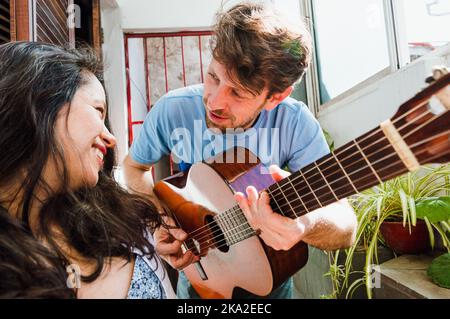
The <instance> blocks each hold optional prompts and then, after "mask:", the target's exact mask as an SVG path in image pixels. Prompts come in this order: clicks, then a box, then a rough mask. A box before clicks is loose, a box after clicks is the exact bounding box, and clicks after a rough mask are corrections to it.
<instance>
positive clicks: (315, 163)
mask: <svg viewBox="0 0 450 319" xmlns="http://www.w3.org/2000/svg"><path fill="white" fill-rule="evenodd" d="M314 165H315V166H316V168H317V170H318V171H319V173H320V175H321V176H322V178H323V180H324V181H325V183H326V184H327V186H328V188H329V189H330V190H331V193H333V196H334V198H336V200H339V197H337V196H336V194H335V193H334V190H333V188H331V186H330V184H329V183H328V181H327V179H326V178H325V176H324V175H323V173H322V171H321V170H320V168H319V166H317V162H314Z"/></svg>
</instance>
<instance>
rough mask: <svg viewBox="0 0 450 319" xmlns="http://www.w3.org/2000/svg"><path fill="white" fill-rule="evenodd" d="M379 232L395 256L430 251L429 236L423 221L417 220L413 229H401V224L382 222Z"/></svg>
mask: <svg viewBox="0 0 450 319" xmlns="http://www.w3.org/2000/svg"><path fill="white" fill-rule="evenodd" d="M380 232H381V235H382V236H383V238H384V240H385V241H386V245H387V246H388V247H390V248H391V249H392V250H393V251H394V252H396V253H397V254H421V253H424V252H426V251H427V250H429V249H430V235H429V234H428V229H427V226H426V224H425V222H424V221H421V220H418V221H417V224H416V226H415V227H413V226H412V227H411V234H410V233H409V227H408V225H406V227H403V222H383V223H382V224H381V226H380Z"/></svg>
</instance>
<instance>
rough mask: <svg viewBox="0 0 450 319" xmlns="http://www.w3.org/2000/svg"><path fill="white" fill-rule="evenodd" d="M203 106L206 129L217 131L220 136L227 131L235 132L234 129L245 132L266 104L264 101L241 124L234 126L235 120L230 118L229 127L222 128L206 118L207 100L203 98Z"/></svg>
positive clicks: (232, 117)
mask: <svg viewBox="0 0 450 319" xmlns="http://www.w3.org/2000/svg"><path fill="white" fill-rule="evenodd" d="M203 104H204V105H205V117H206V127H207V128H209V129H217V130H220V131H221V132H222V134H225V133H226V132H227V130H230V129H231V130H235V129H243V130H246V129H248V128H250V127H251V126H252V125H253V124H254V122H255V120H256V119H257V118H258V115H259V113H261V111H262V109H263V108H264V106H265V105H266V102H265V101H264V102H263V104H261V106H260V107H258V109H257V110H256V111H255V113H254V114H253V115H252V116H251V117H250V118H248V119H247V120H245V121H244V122H243V123H240V124H238V125H236V124H235V123H234V122H235V121H236V118H235V117H234V116H230V117H229V118H228V120H229V121H231V125H230V126H227V127H224V126H220V125H217V124H216V123H214V122H213V121H211V120H210V118H209V117H208V112H209V111H208V109H207V108H206V105H207V99H205V98H203ZM217 115H218V116H221V114H217Z"/></svg>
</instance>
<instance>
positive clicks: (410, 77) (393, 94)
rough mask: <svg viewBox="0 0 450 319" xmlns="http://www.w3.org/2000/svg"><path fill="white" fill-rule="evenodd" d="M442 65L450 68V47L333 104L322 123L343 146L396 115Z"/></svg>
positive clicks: (327, 110) (324, 114)
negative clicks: (404, 103)
mask: <svg viewBox="0 0 450 319" xmlns="http://www.w3.org/2000/svg"><path fill="white" fill-rule="evenodd" d="M442 64H445V65H450V45H447V46H445V47H443V48H440V49H439V50H437V51H436V52H435V53H432V54H430V55H428V56H425V57H422V58H421V59H419V60H416V61H414V62H413V63H411V64H409V65H407V66H406V67H404V68H402V69H401V70H399V71H398V72H396V73H393V74H391V75H389V76H387V77H385V78H383V79H381V80H379V81H377V82H375V83H373V84H371V85H369V86H367V87H365V88H364V89H362V90H360V91H359V92H356V93H355V94H353V95H351V96H348V97H347V98H345V99H343V100H340V101H339V102H337V103H335V104H332V105H330V106H329V107H328V108H327V109H325V110H324V111H322V112H320V113H319V116H318V118H319V122H320V123H321V125H322V127H323V128H324V129H326V130H327V131H328V132H329V133H330V134H331V136H332V137H333V139H334V141H335V145H336V146H337V147H339V146H341V145H343V144H345V143H347V142H349V141H351V140H352V139H355V138H357V137H358V136H360V135H362V134H363V133H365V132H367V131H369V130H370V129H372V128H374V127H376V126H378V125H379V124H380V123H381V122H382V121H384V120H386V119H388V118H390V117H391V116H392V115H394V113H395V112H396V110H397V108H398V107H399V106H400V105H401V104H402V103H403V102H405V101H407V100H408V99H410V98H411V97H413V96H414V95H415V94H416V93H418V92H419V91H420V90H421V89H422V88H424V87H426V83H425V82H424V80H425V78H426V77H427V76H429V75H430V74H431V69H432V67H433V66H434V65H442ZM349 67H351V66H349Z"/></svg>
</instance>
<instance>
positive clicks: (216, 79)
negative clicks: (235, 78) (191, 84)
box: [208, 73, 219, 82]
mask: <svg viewBox="0 0 450 319" xmlns="http://www.w3.org/2000/svg"><path fill="white" fill-rule="evenodd" d="M208 74H209V76H210V77H211V78H212V79H213V80H214V81H216V82H218V81H219V78H218V77H217V76H216V75H215V74H212V73H208Z"/></svg>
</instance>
